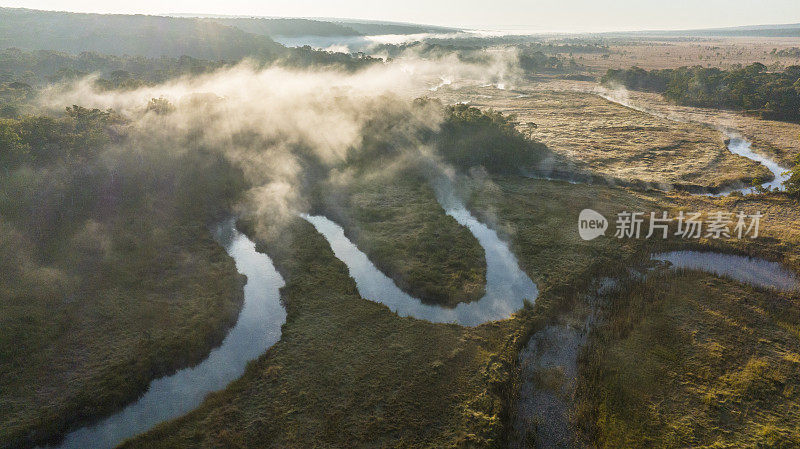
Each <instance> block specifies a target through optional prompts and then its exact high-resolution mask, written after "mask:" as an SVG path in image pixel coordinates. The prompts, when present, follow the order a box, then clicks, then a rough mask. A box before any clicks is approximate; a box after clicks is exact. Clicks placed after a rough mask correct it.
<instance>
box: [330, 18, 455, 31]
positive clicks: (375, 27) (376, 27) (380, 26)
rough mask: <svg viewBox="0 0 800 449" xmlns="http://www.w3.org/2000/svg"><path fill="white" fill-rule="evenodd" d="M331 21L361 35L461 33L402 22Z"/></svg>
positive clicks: (445, 28) (438, 27)
mask: <svg viewBox="0 0 800 449" xmlns="http://www.w3.org/2000/svg"><path fill="white" fill-rule="evenodd" d="M330 20H331V21H333V22H335V23H338V24H341V25H344V26H346V27H349V28H352V29H354V30H356V31H358V32H359V33H361V34H421V33H452V32H456V31H461V30H459V29H456V28H448V27H440V26H435V25H417V24H413V23H402V22H384V21H379V20H355V19H330Z"/></svg>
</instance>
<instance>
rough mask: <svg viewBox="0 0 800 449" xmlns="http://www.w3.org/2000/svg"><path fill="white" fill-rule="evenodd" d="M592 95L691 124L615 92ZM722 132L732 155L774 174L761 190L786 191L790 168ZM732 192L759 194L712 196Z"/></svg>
mask: <svg viewBox="0 0 800 449" xmlns="http://www.w3.org/2000/svg"><path fill="white" fill-rule="evenodd" d="M591 93H593V94H595V95H597V96H599V97H601V98H604V99H606V100H608V101H610V102H612V103H616V104H619V105H621V106H625V107H626V108H630V109H633V110H636V111H639V112H643V113H645V114H649V115H652V116H654V117H659V118H663V119H666V120H671V121H675V122H680V123H689V122H690V120H687V119H685V118H684V117H680V116H678V115H677V114H665V113H662V112H660V111H655V110H652V109H649V108H645V107H642V106H639V105H635V104H633V103H631V102H630V100H628V99H627V98H621V97H619V96H618V95H614V93H613V92H609V91H607V90H605V89H602V90H595V91H593V92H591ZM696 123H700V124H702V125H711V126H713V125H712V124H709V123H704V122H696ZM720 131H722V132H723V133H724V134H725V136H726V137H728V145H727V148H728V151H730V152H731V153H733V154H736V155H738V156H742V157H746V158H747V159H750V160H751V161H754V162H758V163H759V164H761V165H763V166H764V167H766V168H767V169H768V170H769V171H770V172H771V173H772V175H773V177H774V178H773V179H772V180H771V181H767V182H765V183H763V184H761V188H763V189H766V190H774V189H777V190H778V191H783V190H785V189H786V188H785V187H784V185H783V183H784V182H785V181H786V180H787V179H789V174H788V172H789V169H788V168H786V167H782V166H781V165H779V164H778V163H777V162H775V161H774V160H773V159H770V158H769V157H767V156H763V155H761V154H758V153H756V152H755V151H753V148H752V143H751V142H750V141H748V140H747V139H745V138H744V137H742V136H741V135H739V134H738V133H736V132H735V131H732V130H730V129H720ZM732 192H741V193H743V194H745V195H748V194H751V193H758V189H757V188H756V187H741V188H730V189H724V190H722V191H721V192H719V193H716V194H712V195H711V196H724V195H728V194H730V193H732Z"/></svg>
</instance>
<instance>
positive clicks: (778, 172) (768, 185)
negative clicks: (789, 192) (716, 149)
mask: <svg viewBox="0 0 800 449" xmlns="http://www.w3.org/2000/svg"><path fill="white" fill-rule="evenodd" d="M729 138H730V140H729V141H728V151H730V152H731V153H733V154H737V155H739V156H742V157H746V158H747V159H750V160H751V161H755V162H758V163H759V164H761V165H763V166H764V167H767V169H768V170H769V171H770V172H772V175H773V176H774V178H773V179H772V180H771V181H767V182H765V183H763V184H761V188H763V189H766V190H775V189H777V190H778V191H783V190H785V189H786V187H784V185H783V183H784V182H786V180H787V179H789V169H788V168H786V167H781V166H780V165H778V163H777V162H775V161H774V160H772V159H770V158H768V157H766V156H762V155H760V154H758V153H756V152H754V151H753V149H752V148H751V147H752V144H751V143H750V142H749V141H748V140H746V139H745V138H743V137H740V136H735V135H730V133H729ZM734 191H737V192H741V193H743V194H745V195H749V194H751V193H758V189H756V188H755V187H744V188H740V189H725V190H723V191H722V192H719V193H718V194H716V195H715V196H723V195H727V194H729V193H731V192H734Z"/></svg>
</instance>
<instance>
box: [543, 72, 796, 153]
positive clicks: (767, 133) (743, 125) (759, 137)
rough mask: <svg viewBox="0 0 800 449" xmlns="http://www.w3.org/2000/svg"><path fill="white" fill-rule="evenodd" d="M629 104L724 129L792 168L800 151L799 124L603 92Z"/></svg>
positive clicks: (579, 86)
mask: <svg viewBox="0 0 800 449" xmlns="http://www.w3.org/2000/svg"><path fill="white" fill-rule="evenodd" d="M537 89H553V90H565V91H581V92H587V91H588V92H592V91H597V89H598V85H597V84H595V83H590V82H584V81H569V80H547V81H544V82H542V83H540V84H538V85H537ZM607 92H608V93H610V94H612V95H614V96H616V97H619V98H620V99H623V100H624V101H627V102H630V104H632V105H634V106H636V107H639V108H644V109H646V110H648V111H652V112H654V113H656V114H660V115H664V116H667V117H670V118H672V119H675V120H683V121H692V122H696V123H705V124H707V125H709V126H711V127H715V128H719V129H728V130H731V131H733V132H736V133H739V134H741V135H742V136H744V137H746V138H747V139H749V140H750V141H751V142H753V150H755V151H756V152H761V153H762V154H765V155H767V156H769V157H772V158H774V159H775V160H777V161H779V162H780V163H781V164H782V165H784V166H785V167H792V165H793V164H794V159H795V158H796V157H797V155H798V154H800V125H798V124H796V123H787V122H779V121H775V120H763V119H760V118H758V117H754V116H749V115H745V114H741V113H737V112H735V111H723V110H718V109H709V108H698V107H692V106H678V105H674V104H672V103H669V102H668V101H666V100H665V99H664V98H663V97H662V96H661V95H660V94H656V93H650V92H637V91H631V90H623V91H617V92H615V91H613V90H611V91H607Z"/></svg>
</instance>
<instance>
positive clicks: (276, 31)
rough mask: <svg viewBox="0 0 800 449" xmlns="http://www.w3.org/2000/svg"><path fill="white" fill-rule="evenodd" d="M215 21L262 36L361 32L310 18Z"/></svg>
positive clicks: (339, 34)
mask: <svg viewBox="0 0 800 449" xmlns="http://www.w3.org/2000/svg"><path fill="white" fill-rule="evenodd" d="M210 20H213V21H215V22H217V23H221V24H223V25H228V26H232V27H236V28H239V29H240V30H242V31H246V32H248V33H253V34H259V35H262V36H287V37H296V36H360V35H361V33H359V32H358V31H356V30H354V29H353V28H351V27H349V26H345V25H343V24H340V23H333V22H326V21H322V20H311V19H281V18H274V19H273V18H263V17H250V18H248V17H215V18H211V19H210Z"/></svg>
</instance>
